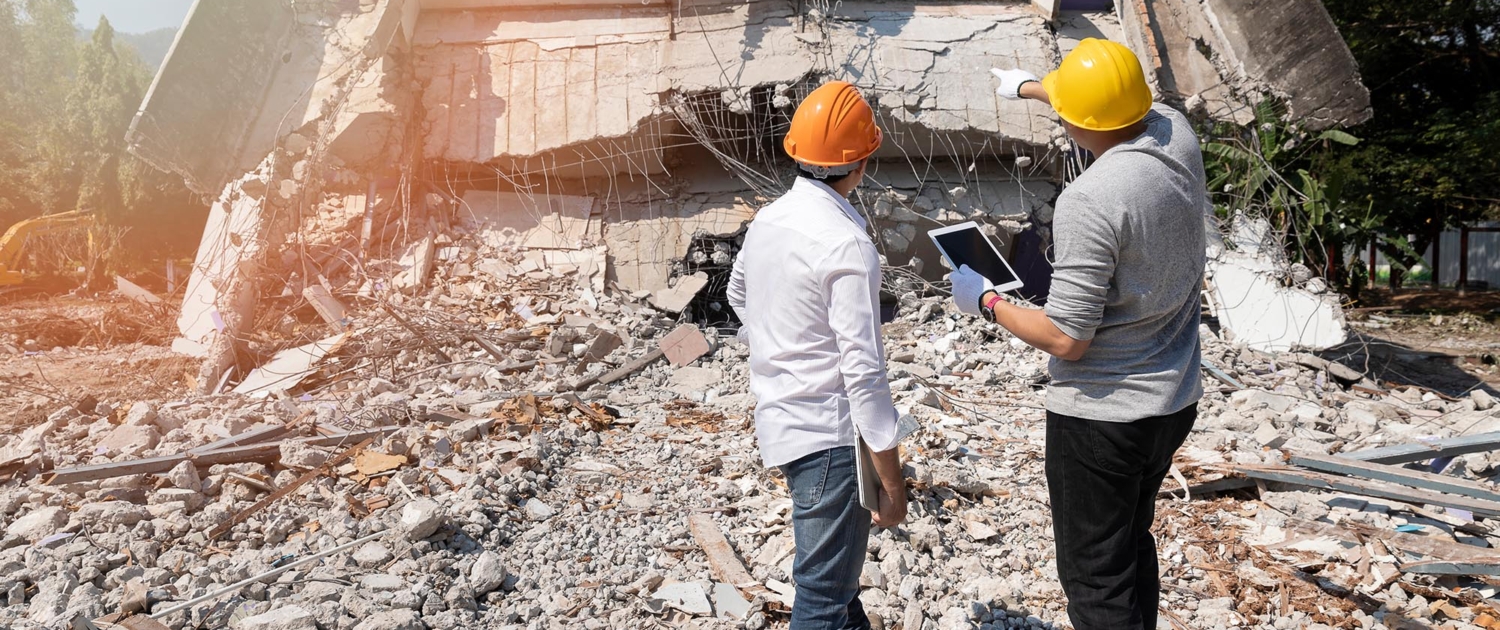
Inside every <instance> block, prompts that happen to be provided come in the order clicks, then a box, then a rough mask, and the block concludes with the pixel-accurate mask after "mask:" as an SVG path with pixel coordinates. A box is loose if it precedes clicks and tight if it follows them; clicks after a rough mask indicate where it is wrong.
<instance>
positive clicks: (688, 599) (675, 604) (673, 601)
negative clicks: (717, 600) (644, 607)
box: [651, 582, 714, 616]
mask: <svg viewBox="0 0 1500 630" xmlns="http://www.w3.org/2000/svg"><path fill="white" fill-rule="evenodd" d="M651 597H652V598H653V599H658V600H661V601H662V602H665V603H666V605H668V606H671V607H672V608H676V609H677V610H680V611H682V612H685V613H687V614H689V615H698V616H706V615H710V614H713V612H714V609H713V606H711V605H709V603H708V592H707V591H706V590H705V589H704V588H703V585H702V584H699V583H697V582H673V583H671V584H666V585H663V586H662V587H661V588H658V589H656V592H655V593H652V594H651Z"/></svg>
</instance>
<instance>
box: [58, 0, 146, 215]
mask: <svg viewBox="0 0 1500 630" xmlns="http://www.w3.org/2000/svg"><path fill="white" fill-rule="evenodd" d="M146 77H147V71H146V69H145V66H144V65H143V64H141V63H140V61H139V60H138V59H137V58H136V56H135V54H134V53H133V52H132V51H130V50H128V49H127V50H124V51H121V50H120V49H119V48H118V47H117V46H116V44H115V31H114V29H113V28H111V27H110V24H109V20H107V19H105V18H103V17H101V18H99V26H98V27H97V28H95V29H94V34H93V37H92V38H91V39H90V41H89V42H88V43H87V44H84V45H83V46H82V47H81V48H80V49H79V53H78V71H77V74H76V77H75V79H74V81H73V89H72V92H71V93H70V94H68V98H67V107H66V110H65V115H64V118H63V124H62V126H61V129H60V132H61V133H60V134H59V136H58V137H57V139H56V141H57V143H58V146H57V147H55V149H56V150H57V151H58V153H59V158H60V161H61V162H63V163H66V164H68V165H70V166H71V167H72V168H71V170H64V171H61V172H60V173H59V175H60V176H61V177H60V180H61V181H65V182H69V183H72V182H77V187H76V189H68V190H63V191H60V198H61V199H60V202H61V203H63V204H65V205H75V206H76V207H77V208H78V209H80V210H94V211H95V212H98V213H99V214H100V216H101V217H102V218H103V219H104V220H106V221H108V222H110V223H115V224H124V223H126V222H127V221H126V216H125V215H126V214H127V212H126V207H125V200H124V198H123V197H122V196H121V190H120V189H121V182H120V163H121V159H122V156H124V154H125V140H124V139H125V131H126V129H127V128H128V127H129V125H130V119H131V116H132V115H133V114H134V112H135V107H136V105H137V104H138V103H140V99H141V95H142V93H143V92H144V91H145V84H146ZM73 190H76V193H74V194H76V200H77V201H76V202H75V203H74V204H67V203H66V201H67V200H68V199H69V197H70V196H71V195H69V193H70V192H72V191H73Z"/></svg>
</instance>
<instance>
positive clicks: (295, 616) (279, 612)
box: [230, 606, 318, 630]
mask: <svg viewBox="0 0 1500 630" xmlns="http://www.w3.org/2000/svg"><path fill="white" fill-rule="evenodd" d="M230 627H231V628H234V629H235V630H317V629H318V622H317V620H316V619H315V618H314V617H313V614H312V613H310V612H308V611H307V609H305V608H302V607H301V606H282V607H281V608H276V609H274V610H271V611H269V612H264V613H261V614H259V615H255V616H254V617H246V618H244V619H241V620H239V621H238V622H236V623H232V624H230Z"/></svg>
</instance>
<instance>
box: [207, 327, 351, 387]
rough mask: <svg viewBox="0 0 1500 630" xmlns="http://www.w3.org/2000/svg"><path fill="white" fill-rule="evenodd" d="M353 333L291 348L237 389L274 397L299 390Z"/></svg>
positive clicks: (272, 358)
mask: <svg viewBox="0 0 1500 630" xmlns="http://www.w3.org/2000/svg"><path fill="white" fill-rule="evenodd" d="M348 339H349V333H339V334H337V335H334V336H332V337H329V338H327V339H324V340H322V341H314V342H312V343H310V344H307V345H304V346H297V347H296V348H288V349H286V350H282V351H281V352H278V353H276V356H273V357H271V360H270V361H267V362H266V364H265V365H262V366H260V367H258V368H256V369H255V370H254V371H252V372H250V374H249V375H248V376H246V377H245V380H243V381H240V384H239V385H237V386H236V387H235V388H234V393H236V394H246V395H254V394H261V395H265V394H274V393H278V392H284V391H286V390H288V389H291V388H293V387H296V386H297V384H298V383H301V382H302V379H304V378H307V377H308V376H310V375H311V374H312V373H313V372H315V371H317V369H318V363H319V362H321V361H322V360H323V357H326V356H328V355H329V354H332V353H334V352H338V349H339V348H340V347H342V346H343V345H344V342H345V341H348Z"/></svg>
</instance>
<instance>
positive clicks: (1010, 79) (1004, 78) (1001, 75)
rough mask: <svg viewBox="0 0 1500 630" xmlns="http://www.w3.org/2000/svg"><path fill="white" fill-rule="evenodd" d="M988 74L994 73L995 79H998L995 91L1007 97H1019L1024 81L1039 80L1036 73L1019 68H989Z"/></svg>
mask: <svg viewBox="0 0 1500 630" xmlns="http://www.w3.org/2000/svg"><path fill="white" fill-rule="evenodd" d="M990 74H993V75H995V78H996V79H1000V87H998V88H995V93H996V94H999V95H1000V96H1003V97H1005V98H1009V99H1017V98H1021V86H1022V85H1024V84H1026V82H1028V81H1040V79H1038V78H1036V75H1034V74H1032V73H1030V72H1027V71H1025V70H1021V69H1019V68H1014V69H1011V70H1001V69H999V68H990Z"/></svg>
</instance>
